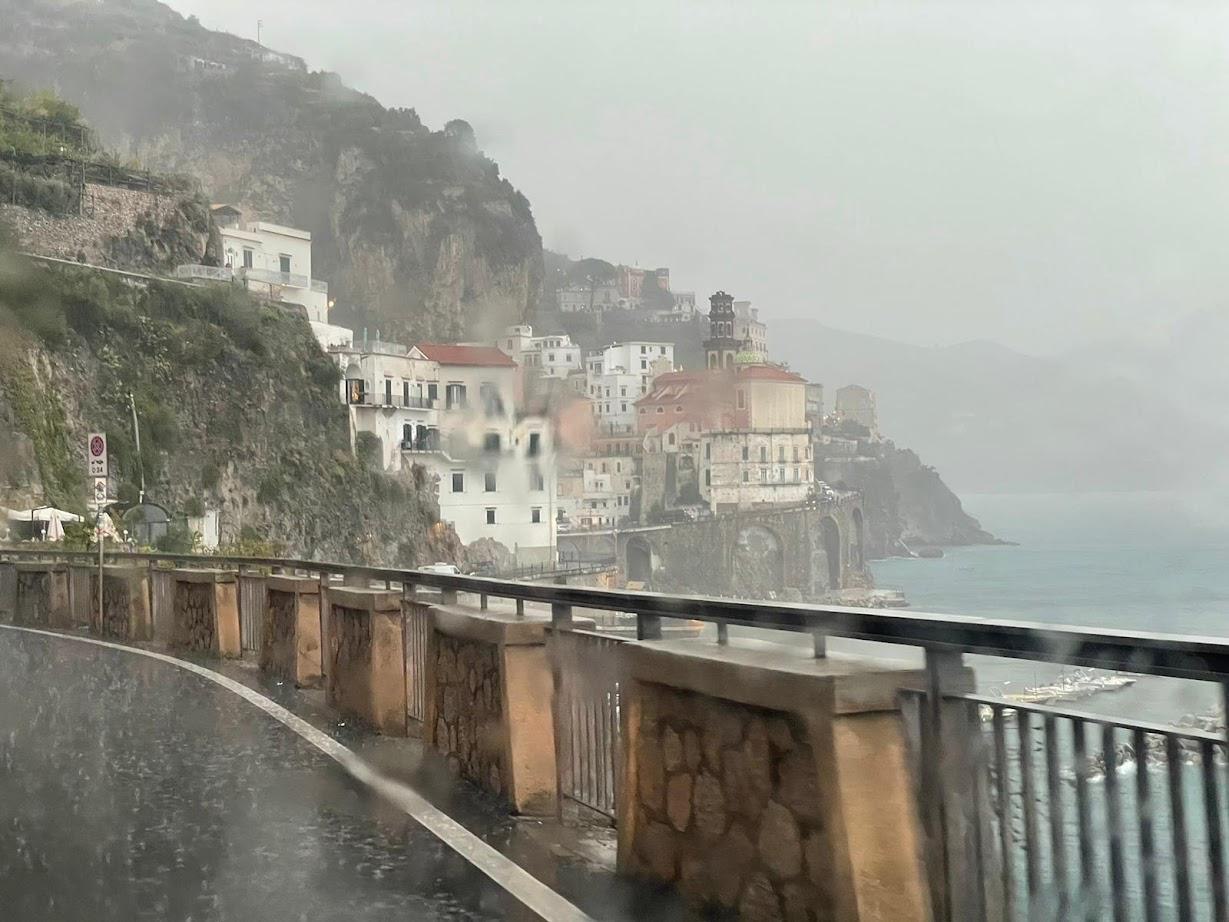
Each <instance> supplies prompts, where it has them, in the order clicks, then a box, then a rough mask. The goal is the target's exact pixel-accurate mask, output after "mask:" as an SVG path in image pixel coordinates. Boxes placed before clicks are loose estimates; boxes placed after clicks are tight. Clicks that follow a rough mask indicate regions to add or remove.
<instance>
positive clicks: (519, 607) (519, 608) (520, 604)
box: [516, 599, 525, 618]
mask: <svg viewBox="0 0 1229 922" xmlns="http://www.w3.org/2000/svg"><path fill="white" fill-rule="evenodd" d="M516 616H517V617H518V618H524V617H525V600H524V599H517V600H516Z"/></svg>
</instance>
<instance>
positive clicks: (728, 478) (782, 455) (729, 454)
mask: <svg viewBox="0 0 1229 922" xmlns="http://www.w3.org/2000/svg"><path fill="white" fill-rule="evenodd" d="M700 450H701V453H702V460H701V465H702V469H703V472H704V476H703V479H702V480H701V481H700V496H701V497H702V498H703V499H705V500H706V501H707V502H708V503H709V505H710V507H711V508H712V510H713V511H714V512H726V511H730V510H734V509H747V508H752V507H755V506H771V505H792V504H795V503H802V502H805V501H806V499H807V497H808V496H809V495H810V492H811V484H812V481H813V470H814V465H813V464H812V461H811V430H810V428H803V429H794V430H785V429H778V430H761V431H756V430H746V429H744V430H731V431H725V432H707V433H705V434H704V435H703V436H702V437H701V448H700Z"/></svg>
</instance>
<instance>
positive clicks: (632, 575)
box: [559, 493, 867, 599]
mask: <svg viewBox="0 0 1229 922" xmlns="http://www.w3.org/2000/svg"><path fill="white" fill-rule="evenodd" d="M864 540H865V539H864V524H863V514H862V498H861V494H858V493H840V494H837V495H835V496H832V497H829V498H826V499H822V500H816V501H814V502H811V503H806V504H803V505H798V506H789V507H776V508H765V509H753V510H744V511H740V512H734V513H727V514H724V515H719V516H714V517H712V518H708V519H701V520H699V521H695V522H684V523H680V524H674V525H656V526H654V525H650V526H641V527H633V528H627V529H617V530H605V531H600V532H573V533H568V534H561V535H560V536H559V547H560V550H561V552H563V553H564V554H565V555H569V556H573V557H579V558H581V559H598V558H605V559H609V558H610V557H611V556H614V557H615V558H616V560H617V562H618V566H619V569H620V571H621V572H622V573H623V574H624V576H625V577H626V579H627V580H628V581H629V582H638V583H642V584H644V585H646V586H647V587H649V588H651V589H654V590H658V591H663V592H695V593H703V594H705V595H725V596H741V597H744V598H797V597H801V598H803V599H814V598H819V597H821V596H824V595H826V594H828V593H830V592H833V591H836V590H839V589H845V588H850V587H855V586H865V585H866V584H867V576H866V569H865V560H864V553H863V545H864Z"/></svg>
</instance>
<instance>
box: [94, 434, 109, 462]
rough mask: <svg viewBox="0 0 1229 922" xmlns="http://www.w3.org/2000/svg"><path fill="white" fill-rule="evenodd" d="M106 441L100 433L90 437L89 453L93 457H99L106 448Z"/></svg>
mask: <svg viewBox="0 0 1229 922" xmlns="http://www.w3.org/2000/svg"><path fill="white" fill-rule="evenodd" d="M106 447H107V443H106V442H104V441H103V440H102V436H101V435H96V436H94V437H93V438H92V439H90V454H91V455H93V456H94V457H95V458H101V457H102V453H103V451H105V450H106Z"/></svg>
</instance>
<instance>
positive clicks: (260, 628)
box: [238, 572, 268, 653]
mask: <svg viewBox="0 0 1229 922" xmlns="http://www.w3.org/2000/svg"><path fill="white" fill-rule="evenodd" d="M238 580H239V645H240V647H241V649H242V650H243V651H244V652H245V653H259V652H260V644H261V641H262V640H263V639H264V634H265V617H266V614H267V609H268V593H267V591H266V590H267V582H268V579H267V577H266V576H265V575H264V574H263V573H243V572H240V573H239V577H238Z"/></svg>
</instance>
